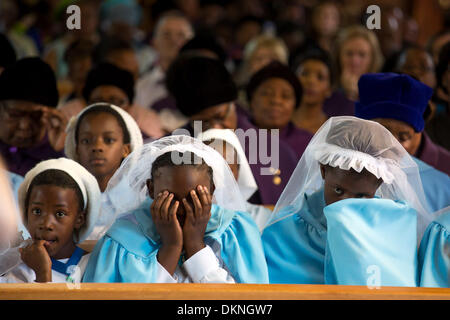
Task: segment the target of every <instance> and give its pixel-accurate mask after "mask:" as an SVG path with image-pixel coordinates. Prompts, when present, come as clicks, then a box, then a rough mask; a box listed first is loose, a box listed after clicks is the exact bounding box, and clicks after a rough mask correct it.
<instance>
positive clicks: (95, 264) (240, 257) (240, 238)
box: [83, 199, 269, 283]
mask: <svg viewBox="0 0 450 320" xmlns="http://www.w3.org/2000/svg"><path fill="white" fill-rule="evenodd" d="M151 201H152V200H151V199H148V200H146V201H144V202H143V203H142V205H141V206H140V207H139V208H137V209H136V210H134V211H133V212H132V213H131V215H129V216H128V218H127V216H124V217H123V218H120V219H118V220H117V221H116V222H115V223H114V225H113V226H112V227H111V228H110V229H109V230H108V231H107V233H106V235H105V236H104V237H103V238H101V239H100V240H99V241H98V242H97V245H96V246H95V248H94V250H93V252H92V254H91V257H90V259H89V263H88V266H87V267H86V271H85V274H84V278H83V282H135V283H151V282H155V279H156V276H157V264H158V261H157V253H158V250H159V247H160V245H161V242H160V237H159V234H158V233H157V231H156V228H155V226H154V224H153V221H152V219H151V215H150V205H151ZM130 218H131V219H130ZM205 243H206V244H208V245H210V246H219V247H220V257H218V258H219V260H221V261H223V264H224V267H225V268H226V269H227V270H228V272H229V273H230V274H231V275H232V277H233V278H234V279H235V281H236V282H237V283H268V280H269V279H268V272H267V266H266V261H265V258H264V251H263V248H262V242H261V237H260V233H259V230H258V227H257V226H256V224H255V223H254V222H253V220H252V218H251V217H250V215H248V214H247V213H241V212H235V211H230V210H226V209H223V208H221V207H219V206H217V205H213V206H212V209H211V218H210V220H209V223H208V226H207V228H206V232H205Z"/></svg>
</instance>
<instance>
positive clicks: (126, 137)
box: [75, 103, 131, 144]
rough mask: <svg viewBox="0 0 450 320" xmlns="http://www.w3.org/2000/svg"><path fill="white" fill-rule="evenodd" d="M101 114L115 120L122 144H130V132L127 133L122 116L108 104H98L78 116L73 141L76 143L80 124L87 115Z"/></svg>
mask: <svg viewBox="0 0 450 320" xmlns="http://www.w3.org/2000/svg"><path fill="white" fill-rule="evenodd" d="M102 112H106V113H109V114H111V115H113V116H114V117H115V118H116V120H117V122H118V123H119V126H120V127H121V128H122V132H123V143H124V144H127V143H130V142H131V137H130V132H129V131H128V128H127V125H126V124H125V121H124V120H123V118H122V116H121V115H120V114H119V113H118V112H117V111H116V110H114V109H113V108H111V105H110V104H107V103H99V104H97V105H95V106H93V107H91V108H90V109H89V110H87V111H86V112H84V113H83V114H82V115H81V116H80V118H79V119H78V122H77V125H76V127H75V141H78V131H79V129H80V123H81V122H82V121H83V119H84V118H85V117H86V116H87V115H88V114H98V113H102Z"/></svg>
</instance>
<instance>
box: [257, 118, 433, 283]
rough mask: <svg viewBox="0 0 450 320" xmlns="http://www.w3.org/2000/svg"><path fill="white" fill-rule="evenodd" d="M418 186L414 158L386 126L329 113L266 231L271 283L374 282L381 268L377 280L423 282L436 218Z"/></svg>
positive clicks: (418, 179) (267, 258) (293, 176)
mask: <svg viewBox="0 0 450 320" xmlns="http://www.w3.org/2000/svg"><path fill="white" fill-rule="evenodd" d="M403 168H407V169H405V171H404V170H403ZM418 185H420V186H421V182H420V176H419V172H418V170H417V166H416V165H415V163H414V161H413V160H412V159H411V157H410V156H409V155H408V154H407V153H406V151H405V150H404V149H403V147H401V145H400V144H399V143H398V142H397V141H396V140H395V138H394V137H393V136H392V135H391V134H390V133H389V131H387V130H386V129H385V128H383V127H382V126H381V125H378V124H376V123H375V122H372V121H366V120H361V119H357V118H354V117H335V118H331V119H329V120H328V121H327V122H326V123H325V124H324V125H323V126H322V128H321V129H320V130H319V131H318V132H317V133H316V135H315V137H314V138H313V140H312V141H311V143H310V145H309V146H308V148H307V149H306V151H305V153H304V155H303V157H302V159H301V160H300V162H299V164H298V165H297V168H296V170H295V171H294V173H293V175H292V177H291V180H290V181H289V183H288V185H287V187H286V189H285V191H284V192H283V194H282V196H281V198H280V200H279V201H278V203H277V205H276V207H275V210H274V214H273V215H272V217H271V219H270V220H269V223H268V224H267V225H266V227H265V229H264V230H263V234H262V239H263V245H264V250H265V254H266V261H267V265H268V269H269V282H270V283H297V284H349V285H367V284H368V283H369V282H368V280H369V279H372V278H371V277H370V276H371V274H370V272H372V271H373V270H375V273H376V275H377V274H378V273H379V274H380V275H381V276H380V277H379V278H376V280H377V281H374V283H375V284H376V286H386V285H389V286H415V285H416V278H417V274H416V270H417V258H416V257H417V242H418V238H417V235H418V234H419V235H421V233H422V232H423V230H424V226H426V225H427V221H429V220H427V219H429V217H430V215H429V213H428V212H427V211H426V209H424V205H422V203H425V197H424V195H423V193H422V194H420V190H421V188H415V186H418ZM427 215H428V216H427ZM387 239H389V241H386V240H387ZM393 261H394V262H395V263H392V262H393ZM389 262H391V263H389ZM376 275H375V276H376ZM398 275H402V276H401V277H398Z"/></svg>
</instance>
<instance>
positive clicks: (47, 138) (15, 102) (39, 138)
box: [0, 58, 67, 176]
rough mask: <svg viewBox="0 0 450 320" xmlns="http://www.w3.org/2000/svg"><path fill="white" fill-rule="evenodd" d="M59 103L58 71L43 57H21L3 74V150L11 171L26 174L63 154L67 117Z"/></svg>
mask: <svg viewBox="0 0 450 320" xmlns="http://www.w3.org/2000/svg"><path fill="white" fill-rule="evenodd" d="M57 104H58V90H57V87H56V79H55V75H54V73H53V71H52V69H51V68H50V66H49V65H48V64H46V63H45V62H43V61H42V60H41V59H39V58H24V59H21V60H19V61H17V62H16V63H15V64H13V65H12V66H10V67H7V68H6V69H5V70H4V71H3V73H2V74H1V75H0V123H1V124H2V125H1V126H0V152H1V154H2V156H3V157H4V159H5V162H6V165H7V167H8V170H9V171H11V172H14V173H17V174H19V175H22V176H23V175H25V173H27V172H28V170H30V169H31V168H32V167H34V166H35V165H36V164H37V163H38V162H40V161H42V160H47V159H53V158H59V157H61V156H63V149H64V140H65V132H64V130H65V127H66V123H67V121H66V119H65V118H64V116H63V115H62V114H61V112H60V111H59V110H56V105H57Z"/></svg>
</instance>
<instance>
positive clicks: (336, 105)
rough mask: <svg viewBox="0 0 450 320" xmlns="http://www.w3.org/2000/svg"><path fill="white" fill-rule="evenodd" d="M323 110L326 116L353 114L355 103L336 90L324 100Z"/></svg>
mask: <svg viewBox="0 0 450 320" xmlns="http://www.w3.org/2000/svg"><path fill="white" fill-rule="evenodd" d="M323 111H324V112H325V114H326V115H327V116H328V117H337V116H354V115H355V103H354V102H353V101H351V100H349V99H347V97H346V96H345V94H344V93H343V92H342V91H341V90H336V91H334V92H333V94H332V95H331V97H329V98H328V99H326V100H325V101H324V103H323Z"/></svg>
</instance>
